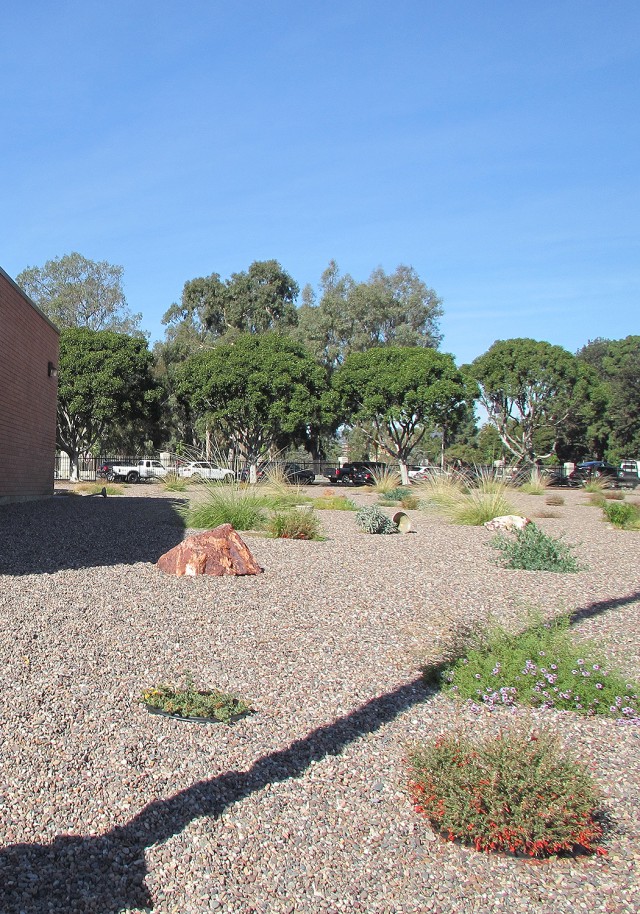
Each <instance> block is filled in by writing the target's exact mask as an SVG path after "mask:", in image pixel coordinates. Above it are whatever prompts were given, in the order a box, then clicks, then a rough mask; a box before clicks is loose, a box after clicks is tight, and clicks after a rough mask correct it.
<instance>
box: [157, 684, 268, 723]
mask: <svg viewBox="0 0 640 914" xmlns="http://www.w3.org/2000/svg"><path fill="white" fill-rule="evenodd" d="M142 702H143V704H145V705H146V706H147V707H148V708H150V709H157V710H159V711H164V712H165V713H166V714H174V715H176V716H177V717H186V718H189V717H198V718H203V717H206V718H212V719H213V720H218V721H223V722H224V723H231V722H232V721H233V720H234V719H235V718H237V717H241V716H242V715H244V714H248V713H250V712H251V710H252V708H251V707H250V706H249V705H248V704H247V703H246V702H245V701H243V700H242V699H240V698H234V697H233V696H232V695H227V694H226V693H224V692H219V691H217V690H213V691H200V690H198V689H196V688H195V686H194V684H193V679H192V678H191V676H190V675H189V674H187V675H186V676H185V684H184V686H182V687H178V686H172V685H168V684H167V683H161V684H160V685H158V686H153V687H152V688H150V689H145V691H144V692H143V693H142Z"/></svg>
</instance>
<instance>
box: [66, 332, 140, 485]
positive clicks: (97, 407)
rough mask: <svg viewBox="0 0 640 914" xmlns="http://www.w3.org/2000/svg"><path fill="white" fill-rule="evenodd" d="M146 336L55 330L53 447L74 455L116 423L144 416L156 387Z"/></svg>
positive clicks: (87, 448)
mask: <svg viewBox="0 0 640 914" xmlns="http://www.w3.org/2000/svg"><path fill="white" fill-rule="evenodd" d="M152 362H153V357H152V355H151V353H150V352H149V350H148V348H147V343H146V340H143V339H140V338H138V337H131V336H126V335H125V334H120V333H114V332H113V331H110V330H89V329H88V328H86V327H81V328H70V329H67V330H63V331H62V332H61V334H60V356H59V362H58V423H57V445H58V447H59V448H60V449H61V450H62V451H64V452H65V453H66V454H68V455H69V458H70V460H71V464H72V468H73V475H74V477H77V467H78V457H79V455H80V454H84V453H87V452H89V451H91V449H92V448H94V447H95V446H96V445H99V444H101V443H102V442H103V441H104V439H105V438H106V437H107V436H108V434H109V433H110V430H111V429H112V428H113V427H114V426H116V425H118V426H119V427H122V426H123V425H124V424H126V423H128V422H132V421H136V420H144V419H148V418H149V417H150V416H152V415H153V412H154V410H155V408H156V404H157V398H158V391H157V386H156V384H155V382H154V381H153V378H152V376H151V366H152Z"/></svg>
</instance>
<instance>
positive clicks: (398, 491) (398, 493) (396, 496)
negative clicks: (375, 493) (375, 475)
mask: <svg viewBox="0 0 640 914" xmlns="http://www.w3.org/2000/svg"><path fill="white" fill-rule="evenodd" d="M374 488H375V486H374ZM410 494H411V493H410V491H409V489H407V488H406V487H405V486H396V487H395V488H394V489H389V491H388V492H385V493H384V496H385V498H388V499H389V501H401V500H402V499H403V498H406V497H407V495H410Z"/></svg>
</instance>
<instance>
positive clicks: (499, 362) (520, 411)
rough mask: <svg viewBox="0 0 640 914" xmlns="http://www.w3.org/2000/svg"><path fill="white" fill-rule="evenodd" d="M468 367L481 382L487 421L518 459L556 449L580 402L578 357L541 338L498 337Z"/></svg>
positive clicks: (538, 457)
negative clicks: (504, 338) (567, 423)
mask: <svg viewBox="0 0 640 914" xmlns="http://www.w3.org/2000/svg"><path fill="white" fill-rule="evenodd" d="M468 371H469V373H470V375H471V377H473V378H474V379H475V380H476V381H477V382H478V384H479V385H480V402H481V404H482V405H483V406H484V408H485V409H486V411H487V414H488V419H489V422H491V423H492V424H493V425H494V426H495V428H496V429H497V430H498V433H499V434H500V438H501V439H502V442H503V443H504V445H505V447H506V448H507V450H508V451H510V452H511V453H512V454H513V455H514V456H515V458H516V459H517V460H520V461H523V460H526V461H531V462H534V461H537V460H541V459H543V458H545V457H549V456H550V455H551V454H553V453H554V452H555V450H556V447H557V442H558V439H559V436H560V434H561V430H562V426H563V424H564V423H566V422H567V419H568V418H569V416H570V415H571V412H572V409H573V408H574V406H575V404H576V396H575V395H576V392H577V390H576V385H577V382H578V380H579V377H580V370H579V365H578V362H577V359H576V358H575V356H573V355H571V353H570V352H567V350H566V349H563V348H562V347H561V346H552V345H551V343H546V342H538V341H537V340H531V339H511V340H498V341H497V342H495V343H494V344H493V345H492V346H491V347H490V348H489V350H488V351H487V352H485V353H484V355H481V356H479V358H477V359H476V360H475V361H474V362H473V363H472V364H471V366H470V367H469V368H468Z"/></svg>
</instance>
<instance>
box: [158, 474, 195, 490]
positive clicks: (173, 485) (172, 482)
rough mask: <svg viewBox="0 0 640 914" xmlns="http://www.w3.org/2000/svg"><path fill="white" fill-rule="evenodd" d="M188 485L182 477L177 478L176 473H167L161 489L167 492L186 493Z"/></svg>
mask: <svg viewBox="0 0 640 914" xmlns="http://www.w3.org/2000/svg"><path fill="white" fill-rule="evenodd" d="M188 485H189V482H188V480H187V479H185V478H184V477H183V476H178V474H177V473H167V475H166V476H165V477H164V478H163V479H162V487H163V488H164V489H165V490H166V491H167V492H186V491H187V486H188Z"/></svg>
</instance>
